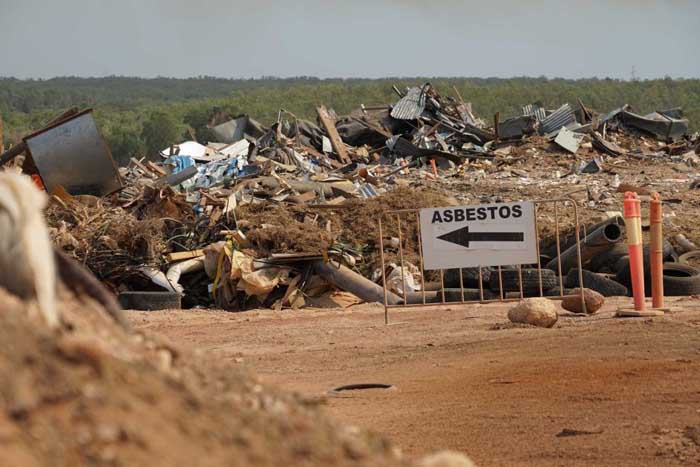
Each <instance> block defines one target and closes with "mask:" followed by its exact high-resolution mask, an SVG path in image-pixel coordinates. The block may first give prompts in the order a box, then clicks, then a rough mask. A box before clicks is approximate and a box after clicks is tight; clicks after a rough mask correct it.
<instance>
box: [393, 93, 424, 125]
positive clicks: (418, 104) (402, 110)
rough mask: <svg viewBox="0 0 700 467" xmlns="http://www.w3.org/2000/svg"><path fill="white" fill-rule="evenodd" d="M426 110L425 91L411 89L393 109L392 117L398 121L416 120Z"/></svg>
mask: <svg viewBox="0 0 700 467" xmlns="http://www.w3.org/2000/svg"><path fill="white" fill-rule="evenodd" d="M424 110H425V91H424V89H423V88H411V89H409V90H408V92H407V93H406V95H405V96H404V97H402V98H401V99H400V100H399V101H398V102H397V103H396V105H395V106H394V108H393V109H391V116H392V117H394V118H396V119H398V120H415V119H417V118H418V117H420V116H421V114H422V113H423V111H424Z"/></svg>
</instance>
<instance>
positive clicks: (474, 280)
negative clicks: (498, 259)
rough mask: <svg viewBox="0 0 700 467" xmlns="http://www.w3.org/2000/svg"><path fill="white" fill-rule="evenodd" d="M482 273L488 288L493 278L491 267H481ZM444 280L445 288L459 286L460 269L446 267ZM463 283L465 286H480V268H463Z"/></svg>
mask: <svg viewBox="0 0 700 467" xmlns="http://www.w3.org/2000/svg"><path fill="white" fill-rule="evenodd" d="M481 275H482V278H483V279H482V280H483V284H484V288H486V287H488V284H489V280H491V268H488V267H483V268H481ZM443 280H444V281H445V288H459V287H460V284H459V269H446V270H445V276H444V279H443ZM462 285H463V286H464V288H471V289H477V288H479V268H463V269H462Z"/></svg>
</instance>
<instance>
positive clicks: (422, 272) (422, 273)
mask: <svg viewBox="0 0 700 467" xmlns="http://www.w3.org/2000/svg"><path fill="white" fill-rule="evenodd" d="M416 231H417V232H418V258H419V259H420V288H421V293H422V294H423V305H425V270H424V269H423V236H422V235H423V234H422V232H421V228H420V214H419V213H418V211H416Z"/></svg>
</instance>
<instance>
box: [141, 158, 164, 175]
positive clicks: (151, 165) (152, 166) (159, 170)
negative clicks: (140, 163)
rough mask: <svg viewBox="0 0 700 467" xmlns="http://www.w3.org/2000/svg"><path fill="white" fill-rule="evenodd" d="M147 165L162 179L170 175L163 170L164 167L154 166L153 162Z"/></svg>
mask: <svg viewBox="0 0 700 467" xmlns="http://www.w3.org/2000/svg"><path fill="white" fill-rule="evenodd" d="M146 165H147V166H148V168H149V169H151V170H152V171H153V172H156V173H157V174H159V175H160V176H161V177H165V176H166V175H168V172H166V171H165V170H163V168H162V167H159V166H157V165H156V164H154V163H153V162H152V161H148V162H146Z"/></svg>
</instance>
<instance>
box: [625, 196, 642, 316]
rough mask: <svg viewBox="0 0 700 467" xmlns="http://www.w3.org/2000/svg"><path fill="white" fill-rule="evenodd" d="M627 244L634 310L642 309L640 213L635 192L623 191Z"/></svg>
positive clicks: (639, 205) (639, 204)
mask: <svg viewBox="0 0 700 467" xmlns="http://www.w3.org/2000/svg"><path fill="white" fill-rule="evenodd" d="M624 214H625V227H626V229H627V244H628V245H629V253H630V278H631V281H632V295H633V296H634V309H635V311H644V308H645V303H644V257H643V254H642V213H641V202H640V201H639V198H637V193H635V192H632V191H628V192H626V193H625V202H624Z"/></svg>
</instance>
